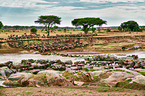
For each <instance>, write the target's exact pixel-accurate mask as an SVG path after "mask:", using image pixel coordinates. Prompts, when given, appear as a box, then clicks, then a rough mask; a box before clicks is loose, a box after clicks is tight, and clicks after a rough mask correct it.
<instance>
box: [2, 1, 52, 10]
mask: <svg viewBox="0 0 145 96" xmlns="http://www.w3.org/2000/svg"><path fill="white" fill-rule="evenodd" d="M36 3H43V4H47V3H48V2H46V1H43V0H0V6H1V7H19V8H20V7H21V8H32V7H41V6H40V5H37V4H36ZM48 6H50V5H48ZM45 7H46V6H45Z"/></svg>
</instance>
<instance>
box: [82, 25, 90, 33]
mask: <svg viewBox="0 0 145 96" xmlns="http://www.w3.org/2000/svg"><path fill="white" fill-rule="evenodd" d="M83 28H84V32H85V34H87V33H88V31H89V30H88V29H89V28H88V25H85V26H83Z"/></svg>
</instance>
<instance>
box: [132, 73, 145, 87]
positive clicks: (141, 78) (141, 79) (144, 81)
mask: <svg viewBox="0 0 145 96" xmlns="http://www.w3.org/2000/svg"><path fill="white" fill-rule="evenodd" d="M132 82H137V83H139V84H143V85H145V76H143V75H137V76H135V77H134V78H133V80H132Z"/></svg>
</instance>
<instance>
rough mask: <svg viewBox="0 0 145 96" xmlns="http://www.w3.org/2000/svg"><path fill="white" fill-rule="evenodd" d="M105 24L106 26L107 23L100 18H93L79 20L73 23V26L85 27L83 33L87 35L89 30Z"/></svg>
mask: <svg viewBox="0 0 145 96" xmlns="http://www.w3.org/2000/svg"><path fill="white" fill-rule="evenodd" d="M103 24H106V21H104V20H102V19H100V18H92V17H86V18H78V19H74V20H73V21H72V25H74V26H83V31H84V33H85V34H87V33H88V31H89V29H90V28H93V27H94V26H95V25H98V26H101V25H103Z"/></svg>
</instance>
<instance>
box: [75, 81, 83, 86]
mask: <svg viewBox="0 0 145 96" xmlns="http://www.w3.org/2000/svg"><path fill="white" fill-rule="evenodd" d="M74 84H75V85H78V86H82V85H83V84H84V82H81V81H74Z"/></svg>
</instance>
